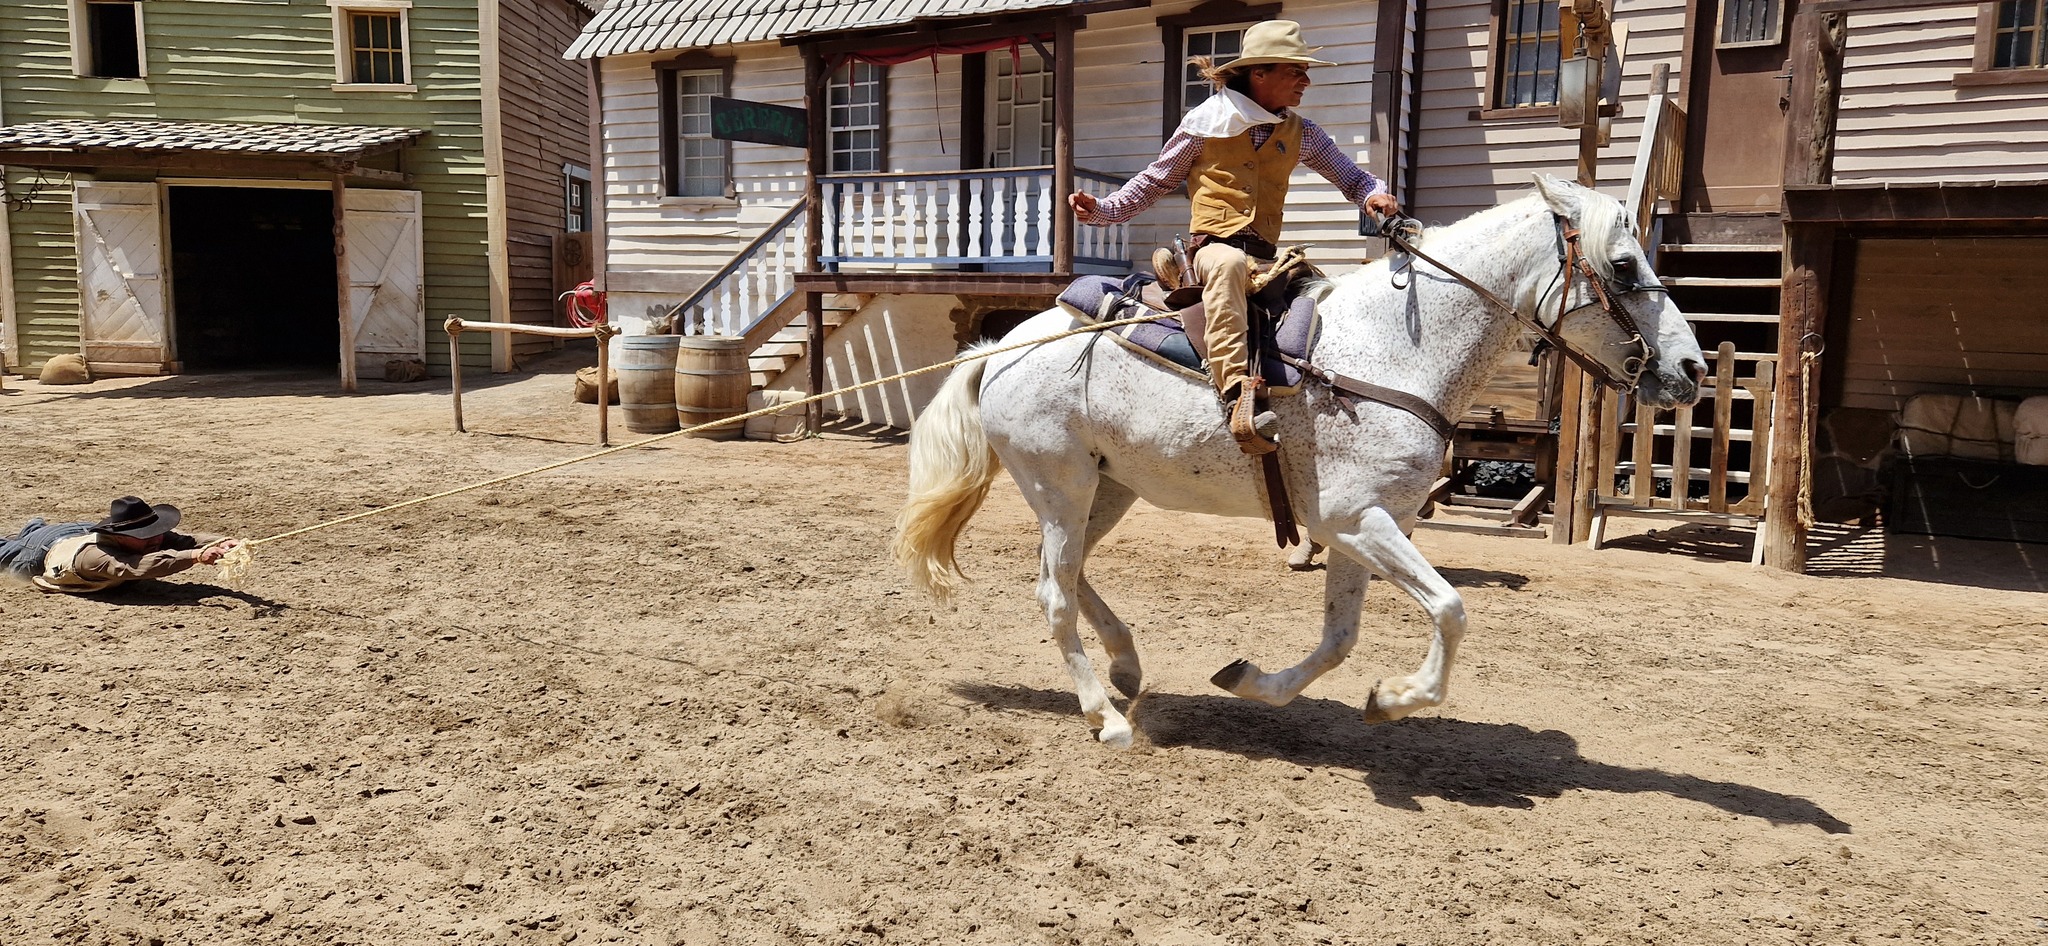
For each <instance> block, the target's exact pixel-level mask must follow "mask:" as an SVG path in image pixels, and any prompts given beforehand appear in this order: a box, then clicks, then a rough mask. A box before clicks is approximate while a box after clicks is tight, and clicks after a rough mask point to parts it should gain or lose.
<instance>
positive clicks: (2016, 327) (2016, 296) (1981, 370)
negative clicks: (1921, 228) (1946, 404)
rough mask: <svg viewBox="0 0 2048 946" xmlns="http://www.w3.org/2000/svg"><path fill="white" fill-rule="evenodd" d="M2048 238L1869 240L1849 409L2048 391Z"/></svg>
mask: <svg viewBox="0 0 2048 946" xmlns="http://www.w3.org/2000/svg"><path fill="white" fill-rule="evenodd" d="M2043 259H2048V237H2005V238H1984V239H1969V238H1953V237H1951V238H1939V239H1882V240H1861V241H1858V242H1857V244H1856V251H1855V267H1856V286H1855V289H1854V291H1853V292H1851V293H1850V297H1849V304H1848V308H1847V311H1846V312H1845V313H1844V317H1845V318H1846V319H1847V320H1848V325H1847V328H1846V334H1847V339H1848V345H1847V350H1846V351H1844V352H1843V354H1842V357H1841V365H1842V367H1841V372H1842V377H1841V379H1840V382H1839V390H1840V392H1841V393H1840V403H1839V405H1836V404H1830V405H1828V406H1830V407H1833V406H1845V407H1868V408H1876V409H1878V410H1898V409H1899V408H1900V407H1902V406H1903V405H1904V403H1905V399H1906V398H1907V397H1910V396H1912V395H1914V394H1920V393H1928V392H1931V393H1942V394H1978V395H1983V396H1988V397H2001V396H2005V397H2017V396H2022V395H2029V394H2039V393H2041V392H2042V391H2044V390H2048V310H2044V308H2043V307H2042V305H2041V300H2042V299H2044V298H2048V268H2044V267H2042V266H2041V265H2040V263H2041V261H2042V260H2043Z"/></svg>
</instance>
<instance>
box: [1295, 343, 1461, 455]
mask: <svg viewBox="0 0 2048 946" xmlns="http://www.w3.org/2000/svg"><path fill="white" fill-rule="evenodd" d="M1280 360H1281V361H1284V362H1286V363H1288V364H1290V365H1293V366H1294V367H1296V368H1299V369H1301V373H1302V374H1305V375H1308V376H1309V377H1311V378H1314V379H1316V380H1317V381H1321V382H1322V383H1324V384H1327V385H1329V386H1330V387H1333V388H1336V389H1337V390H1339V391H1342V392H1344V393H1346V394H1349V395H1351V396H1353V397H1362V398H1365V399H1366V400H1368V401H1378V402H1380V403H1381V404H1385V405H1387V406H1389V407H1398V408H1400V409H1402V410H1404V411H1407V412H1408V413H1410V414H1414V415H1415V416H1416V417H1419V418H1421V419H1422V422H1423V423H1425V424H1428V425H1429V428H1430V429H1431V430H1434V431H1436V435H1437V436H1439V437H1442V438H1444V440H1445V441H1449V440H1450V439H1451V437H1452V435H1453V434H1455V433H1456V432H1457V428H1456V427H1455V426H1453V425H1452V424H1451V422H1450V421H1449V420H1448V419H1446V418H1445V417H1444V413H1443V412H1442V411H1440V410H1437V409H1436V405H1434V404H1431V403H1429V402H1428V401H1425V400H1423V399H1421V398H1419V397H1416V396H1415V395H1413V394H1409V393H1408V392H1406V391H1396V390H1394V389H1393V388H1389V387H1384V386H1382V385H1377V384H1373V383H1372V382H1370V381H1360V380H1358V379H1357V378H1353V377H1350V376H1348V375H1341V374H1338V373H1336V372H1334V371H1325V370H1323V369H1322V367H1320V366H1318V365H1314V364H1310V363H1309V362H1308V361H1307V360H1305V359H1301V358H1296V357H1294V356H1293V355H1289V354H1287V353H1285V352H1282V353H1281V354H1280Z"/></svg>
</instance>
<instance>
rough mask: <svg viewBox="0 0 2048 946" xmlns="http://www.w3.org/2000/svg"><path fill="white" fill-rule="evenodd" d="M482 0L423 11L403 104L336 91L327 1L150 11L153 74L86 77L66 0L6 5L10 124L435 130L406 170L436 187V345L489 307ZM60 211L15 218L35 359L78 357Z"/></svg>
mask: <svg viewBox="0 0 2048 946" xmlns="http://www.w3.org/2000/svg"><path fill="white" fill-rule="evenodd" d="M476 3H477V0H414V3H413V7H412V9H411V11H410V13H409V21H410V36H409V37H408V39H409V41H410V45H411V47H412V53H411V55H412V73H413V74H412V78H413V83H414V85H416V86H417V87H418V91H417V92H412V93H403V92H372V91H336V90H335V89H333V88H332V85H333V84H334V78H335V71H334V39H333V37H334V27H333V23H334V13H333V10H332V9H331V8H330V7H329V6H328V5H327V3H326V0H284V2H266V3H233V2H220V0H150V2H149V3H147V4H144V5H143V6H144V8H145V9H144V11H143V25H144V38H145V43H146V46H147V50H148V55H147V67H146V71H147V73H148V77H147V78H144V79H97V78H85V77H79V76H75V75H73V74H72V65H71V46H70V34H69V25H68V19H67V14H66V5H65V3H64V0H7V2H5V3H0V62H4V63H6V64H7V75H6V77H5V79H4V81H0V86H4V87H0V95H4V96H5V98H4V101H0V106H4V113H5V115H6V119H7V121H8V122H9V123H10V124H19V123H23V122H28V121H34V120H38V119H49V118H87V119H112V118H141V119H148V118H155V119H169V120H180V121H219V122H320V123H338V124H362V125H388V126H397V127H409V128H423V129H429V130H430V131H431V134H429V135H428V136H427V137H426V138H425V139H423V140H422V141H421V142H420V143H418V144H416V145H414V146H413V147H412V148H410V149H409V151H408V154H407V160H406V170H407V171H408V172H409V173H411V174H412V175H413V178H414V184H413V185H412V186H413V187H415V188H417V189H418V190H420V191H421V192H422V198H423V204H424V213H425V231H426V232H425V255H426V271H427V287H426V291H427V302H426V308H427V320H428V322H429V330H430V337H434V336H436V335H438V333H439V325H440V322H441V320H442V319H443V318H445V317H446V316H448V315H451V314H453V315H460V316H462V317H464V318H472V319H481V318H485V317H487V312H488V311H489V306H488V283H489V278H488V268H487V263H486V252H485V251H486V250H487V245H486V239H485V236H486V226H485V222H486V214H487V210H488V207H487V200H486V197H485V187H484V162H483V140H482V118H481V106H480V96H481V86H480V80H479V75H480V71H479V65H478V63H479V53H480V50H479V45H478V32H477V6H476ZM167 173H168V172H167ZM178 176H186V177H190V176H195V175H191V174H180V175H178ZM131 179H147V175H146V174H145V175H142V176H141V177H140V178H131ZM20 180H21V173H20V172H19V170H16V171H15V172H13V173H12V174H10V182H19V181H20ZM63 193H64V192H63V191H62V190H61V189H60V190H59V191H58V192H57V194H56V196H57V199H60V200H61V199H62V195H63ZM60 210H61V214H60V216H56V217H49V216H45V215H42V214H38V213H33V212H31V213H17V214H14V215H13V219H12V232H13V235H14V240H15V256H16V267H17V270H18V271H20V273H21V275H22V276H23V277H25V278H21V279H18V280H17V287H16V295H17V311H18V312H19V313H20V315H19V317H20V319H21V322H22V328H23V333H22V334H23V339H22V341H23V347H24V348H25V349H29V350H28V351H27V352H25V353H24V355H25V357H24V358H23V361H24V363H27V364H35V363H40V361H41V360H42V359H44V358H47V357H48V356H50V355H52V354H57V353H58V352H59V351H76V350H77V332H78V328H77V325H78V299H77V290H76V276H75V275H70V276H60V275H57V274H55V272H54V270H55V269H56V267H58V266H60V265H62V264H63V263H64V261H66V260H68V259H70V257H71V256H72V255H73V248H72V247H71V246H70V243H71V236H70V232H71V231H70V225H69V224H68V223H62V224H61V225H56V224H55V223H53V221H58V220H61V219H62V215H63V214H68V212H69V210H68V207H65V208H60ZM73 273H75V268H74V269H73ZM67 278H68V279H70V281H71V287H70V288H69V289H66V288H65V287H64V285H63V283H64V281H65V279H67ZM472 335H473V336H474V337H473V338H472V337H465V338H464V339H463V342H464V347H463V360H464V363H465V364H466V365H470V366H472V367H476V368H488V367H489V364H490V362H489V350H490V339H489V337H488V336H487V335H485V334H483V333H472ZM32 339H33V342H34V347H33V348H30V343H31V340H32ZM427 357H428V358H429V359H430V360H432V361H434V362H435V363H437V364H445V362H446V360H447V357H448V356H447V349H446V346H445V345H439V344H429V345H428V346H427Z"/></svg>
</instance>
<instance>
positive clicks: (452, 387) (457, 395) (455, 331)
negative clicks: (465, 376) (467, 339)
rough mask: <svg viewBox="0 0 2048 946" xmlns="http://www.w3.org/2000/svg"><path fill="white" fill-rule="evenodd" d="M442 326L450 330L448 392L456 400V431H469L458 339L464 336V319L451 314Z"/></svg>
mask: <svg viewBox="0 0 2048 946" xmlns="http://www.w3.org/2000/svg"><path fill="white" fill-rule="evenodd" d="M441 327H442V328H444V329H446V330H447V331H448V392H449V394H451V395H452V396H453V397H454V400H455V432H456V433H458V434H460V433H468V431H466V430H464V429H463V427H462V346H461V344H459V343H458V342H457V341H456V340H457V339H459V338H460V337H461V336H462V320H461V319H458V318H456V317H455V316H452V315H451V316H449V317H448V321H446V322H443V323H441Z"/></svg>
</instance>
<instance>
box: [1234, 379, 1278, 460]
mask: <svg viewBox="0 0 2048 946" xmlns="http://www.w3.org/2000/svg"><path fill="white" fill-rule="evenodd" d="M1226 410H1227V412H1228V413H1229V416H1230V437H1231V439H1233V440H1235V441H1237V448H1238V449H1239V450H1242V451H1244V453H1245V455H1246V456H1253V457H1256V456H1261V455H1263V454H1268V453H1272V452H1273V451H1275V450H1278V449H1280V445H1279V444H1276V443H1274V442H1273V434H1274V432H1275V431H1276V430H1277V428H1278V427H1279V425H1280V417H1279V415H1277V414H1275V413H1273V412H1272V411H1262V410H1259V409H1258V397H1257V396H1256V395H1252V394H1245V393H1242V392H1240V393H1239V394H1238V395H1237V396H1236V397H1234V398H1232V399H1231V400H1230V403H1229V406H1228V407H1227V408H1226Z"/></svg>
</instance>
